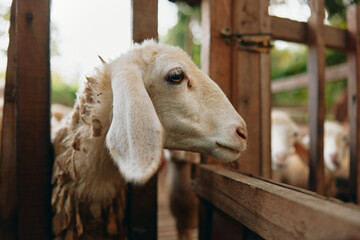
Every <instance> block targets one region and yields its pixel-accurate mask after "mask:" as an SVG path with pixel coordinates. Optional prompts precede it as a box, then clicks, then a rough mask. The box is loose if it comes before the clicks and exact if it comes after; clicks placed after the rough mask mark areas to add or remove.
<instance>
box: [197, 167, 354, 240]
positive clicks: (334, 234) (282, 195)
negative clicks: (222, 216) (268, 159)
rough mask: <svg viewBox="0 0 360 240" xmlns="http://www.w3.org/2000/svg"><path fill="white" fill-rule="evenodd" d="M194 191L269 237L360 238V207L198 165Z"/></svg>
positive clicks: (258, 232)
mask: <svg viewBox="0 0 360 240" xmlns="http://www.w3.org/2000/svg"><path fill="white" fill-rule="evenodd" d="M195 191H196V193H197V194H198V195H199V196H200V197H201V198H203V199H205V200H206V201H207V202H209V203H211V204H213V205H214V206H215V207H217V208H219V209H220V210H222V211H223V212H225V213H226V214H228V215H229V216H231V217H232V218H234V219H235V220H236V221H238V222H240V223H242V224H243V225H245V226H246V227H248V228H249V229H251V230H252V231H254V232H256V233H257V234H259V235H260V236H261V237H263V238H265V239H358V238H360V208H359V207H356V206H354V205H345V204H343V203H340V202H337V201H330V200H325V198H323V197H321V196H318V195H316V194H314V193H311V192H309V193H308V194H307V193H306V191H295V190H293V189H289V188H286V187H282V186H279V185H278V184H274V183H271V182H266V181H264V180H260V179H257V178H254V177H249V176H246V175H243V174H239V173H236V172H234V171H229V170H226V169H221V168H217V167H216V166H212V165H199V166H198V167H197V173H196V177H195Z"/></svg>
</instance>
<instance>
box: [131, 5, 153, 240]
mask: <svg viewBox="0 0 360 240" xmlns="http://www.w3.org/2000/svg"><path fill="white" fill-rule="evenodd" d="M157 12H158V1H157V0H132V35H133V36H132V38H133V41H134V42H138V43H139V42H142V41H143V40H145V39H149V38H153V39H157V38H158V34H157ZM127 214H128V221H129V223H128V224H129V230H128V237H129V239H144V240H150V239H157V175H155V176H154V177H152V178H151V179H150V180H149V182H147V183H146V184H145V185H144V186H135V185H130V186H129V192H128V209H127Z"/></svg>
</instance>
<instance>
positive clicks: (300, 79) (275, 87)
mask: <svg viewBox="0 0 360 240" xmlns="http://www.w3.org/2000/svg"><path fill="white" fill-rule="evenodd" d="M348 71H349V70H348V64H347V63H342V64H339V65H336V66H331V67H327V68H326V69H325V81H326V82H333V81H337V80H340V79H346V78H347V75H348ZM308 84H309V75H308V74H307V73H300V74H296V75H292V76H289V77H283V78H278V79H275V80H274V81H272V82H271V92H273V93H277V92H283V91H288V90H293V89H296V88H303V87H308Z"/></svg>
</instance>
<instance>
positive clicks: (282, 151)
mask: <svg viewBox="0 0 360 240" xmlns="http://www.w3.org/2000/svg"><path fill="white" fill-rule="evenodd" d="M298 135H299V128H298V126H297V125H296V124H295V122H294V121H293V120H292V119H291V118H290V116H289V115H288V114H287V113H285V112H282V111H277V110H273V111H272V112H271V165H272V169H273V170H275V171H277V170H281V169H283V168H284V167H286V166H287V165H288V164H289V160H290V159H289V156H290V155H291V154H293V153H294V152H295V148H294V145H295V142H297V141H298Z"/></svg>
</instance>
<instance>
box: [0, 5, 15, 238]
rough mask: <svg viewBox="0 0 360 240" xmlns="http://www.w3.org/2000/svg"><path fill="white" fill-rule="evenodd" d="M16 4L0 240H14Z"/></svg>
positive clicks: (0, 163)
mask: <svg viewBox="0 0 360 240" xmlns="http://www.w3.org/2000/svg"><path fill="white" fill-rule="evenodd" d="M15 12H16V1H13V2H12V6H11V18H10V31H9V37H10V41H9V48H8V65H7V69H6V83H5V93H4V96H5V98H4V112H3V126H2V128H3V129H2V136H1V138H2V140H1V158H0V239H9V240H11V239H16V214H17V209H16V203H17V171H16V163H17V161H16V160H17V159H16V121H15V120H16V110H17V109H16V95H17V89H16V88H17V79H16V67H17V64H16V47H15V46H16V42H15V41H16V37H15V24H16V21H15Z"/></svg>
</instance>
